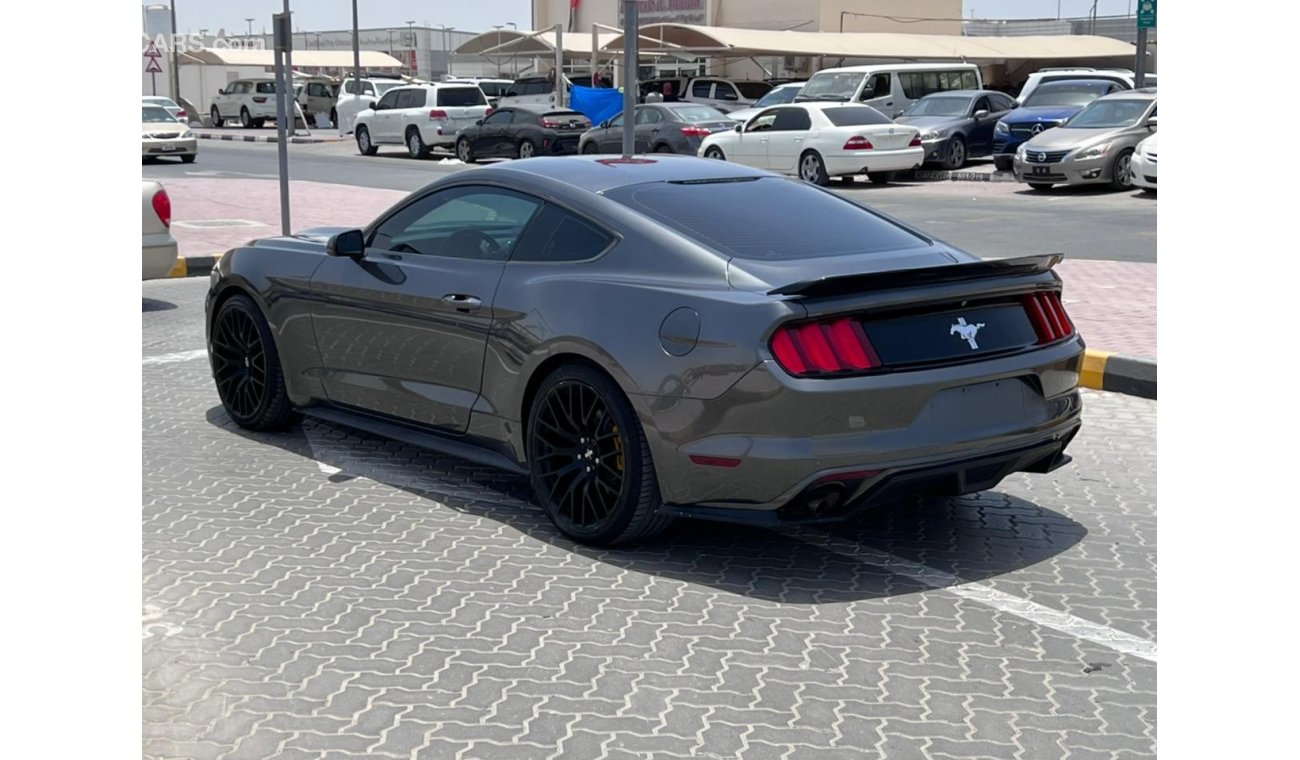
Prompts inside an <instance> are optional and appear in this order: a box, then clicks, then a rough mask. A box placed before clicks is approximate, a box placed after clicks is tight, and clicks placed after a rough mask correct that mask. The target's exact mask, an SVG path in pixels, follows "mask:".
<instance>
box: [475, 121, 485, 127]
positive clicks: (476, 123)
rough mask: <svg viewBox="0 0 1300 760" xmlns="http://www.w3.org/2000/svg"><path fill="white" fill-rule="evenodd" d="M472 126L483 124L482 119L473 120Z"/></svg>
mask: <svg viewBox="0 0 1300 760" xmlns="http://www.w3.org/2000/svg"><path fill="white" fill-rule="evenodd" d="M474 126H476V127H481V126H483V120H482V119H479V120H478V121H476V122H474Z"/></svg>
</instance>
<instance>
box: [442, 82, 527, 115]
mask: <svg viewBox="0 0 1300 760" xmlns="http://www.w3.org/2000/svg"><path fill="white" fill-rule="evenodd" d="M444 84H472V85H477V86H478V88H479V89H480V90H482V91H483V95H484V96H486V97H487V101H488V105H490V106H492V107H493V108H496V107H497V105H498V104H499V102H500V100H501V97H502V96H503V95H505V94H506V91H507V90H509V89H510V85H512V84H514V80H511V79H493V78H491V77H456V78H455V79H448V80H446V82H444Z"/></svg>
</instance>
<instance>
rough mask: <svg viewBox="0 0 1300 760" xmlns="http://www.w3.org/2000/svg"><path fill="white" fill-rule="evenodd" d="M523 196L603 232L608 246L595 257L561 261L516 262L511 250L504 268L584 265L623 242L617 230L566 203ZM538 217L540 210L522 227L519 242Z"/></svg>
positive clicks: (540, 197)
mask: <svg viewBox="0 0 1300 760" xmlns="http://www.w3.org/2000/svg"><path fill="white" fill-rule="evenodd" d="M515 192H523V191H522V190H516V191H515ZM524 194H525V195H527V196H529V197H531V198H536V199H538V200H540V201H542V203H543V205H547V206H554V207H556V208H558V209H559V210H561V211H564V212H566V213H568V214H571V215H573V216H576V217H577V218H579V219H581V220H582V221H583V222H586V223H587V224H590V225H591V226H592V227H595V228H596V229H598V230H600V231H601V232H604V233H605V234H606V235H608V236H609V244H608V245H606V246H605V247H604V248H602V249H601V250H600V253H597V254H596V255H595V256H591V257H588V258H585V259H565V260H563V261H518V260H516V259H515V252H514V249H513V248H512V249H511V251H510V256H509V257H508V258H507V259H506V266H510V265H511V264H521V265H522V264H528V265H545V266H556V265H565V264H585V263H588V262H592V261H596V260H597V259H602V258H604V257H605V254H607V253H609V252H610V251H611V250H613V249H614V247H615V246H617V245H618V244H619V243H621V242H623V235H622V233H620V232H618V231H617V230H615V229H613V228H611V227H610V226H609V225H607V224H605V223H603V222H601V221H598V220H596V219H592V218H591V217H590V216H588V215H587V214H584V213H582V212H581V211H578V210H577V209H575V208H573V207H572V206H570V205H569V204H567V203H563V202H561V201H558V200H556V199H555V198H553V197H551V196H547V195H538V194H537V193H524ZM539 216H541V209H538V211H537V213H536V214H533V218H532V219H529V220H528V224H526V225H524V229H523V231H522V232H520V233H519V240H523V239H524V237H525V236H526V235H527V234H528V232H529V230H531V229H532V227H533V225H534V224H536V223H537V217H539ZM518 242H519V241H515V243H516V246H517V245H518Z"/></svg>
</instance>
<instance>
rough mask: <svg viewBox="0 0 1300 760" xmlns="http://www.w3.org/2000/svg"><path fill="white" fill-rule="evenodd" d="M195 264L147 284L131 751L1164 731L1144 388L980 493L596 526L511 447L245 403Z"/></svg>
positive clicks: (514, 751)
mask: <svg viewBox="0 0 1300 760" xmlns="http://www.w3.org/2000/svg"><path fill="white" fill-rule="evenodd" d="M206 287H207V282H206V278H194V279H179V280H159V281H153V282H146V283H144V284H143V286H142V289H143V292H144V301H143V310H144V313H143V315H142V321H143V335H142V346H141V349H142V354H143V359H142V364H143V366H142V375H143V412H144V413H143V452H142V455H143V467H144V479H143V525H142V534H143V535H142V539H143V547H142V548H143V568H142V575H143V597H144V598H143V605H144V608H143V611H142V638H143V641H142V647H143V718H144V721H143V723H144V724H143V744H144V747H143V750H144V752H143V754H144V756H145V757H146V758H150V759H157V760H162V759H163V758H189V759H190V760H200V759H201V758H265V757H277V758H322V757H330V758H358V759H360V758H395V759H396V758H403V759H405V758H428V759H429V760H442V759H443V758H451V757H460V758H493V759H496V758H501V759H505V758H519V759H520V760H523V759H525V758H526V759H527V760H542V759H543V758H564V759H565V760H570V759H572V760H586V759H587V758H592V759H593V760H594V759H595V758H601V759H602V760H636V759H638V758H639V759H642V760H644V759H645V758H652V759H655V760H658V759H660V758H662V759H663V760H667V759H668V758H686V757H691V758H717V759H723V758H725V759H726V760H760V759H762V758H773V759H774V760H775V759H776V758H782V759H783V760H800V759H801V758H808V759H812V760H837V759H839V758H843V759H845V760H849V759H852V760H870V759H872V758H888V759H889V760H894V759H895V758H932V759H933V760H940V759H948V760H951V759H952V758H974V757H980V758H986V757H998V758H1013V757H1014V758H1019V759H1021V760H1054V759H1057V758H1069V760H1079V758H1111V760H1135V759H1137V758H1152V757H1155V730H1156V717H1155V710H1156V701H1155V700H1156V695H1155V688H1156V670H1157V669H1156V644H1155V639H1156V574H1155V569H1156V544H1155V541H1156V517H1155V429H1156V412H1155V410H1156V404H1155V402H1152V401H1145V400H1142V399H1136V398H1131V397H1127V396H1119V395H1115V394H1109V393H1094V392H1086V393H1085V424H1084V427H1083V430H1082V432H1081V433H1080V434H1079V436H1078V438H1076V439H1075V441H1074V443H1073V444H1072V446H1071V449H1070V453H1071V454H1072V455H1073V456H1074V457H1075V460H1074V463H1073V464H1072V465H1070V466H1069V467H1066V468H1063V469H1061V470H1058V471H1057V472H1055V473H1052V474H1051V475H1016V476H1012V477H1011V478H1009V479H1008V480H1007V481H1005V482H1004V483H1003V484H1002V485H1001V486H999V487H998V489H997V490H995V491H992V492H987V493H983V494H978V495H975V496H969V497H964V498H960V499H947V500H935V501H931V502H928V503H926V504H924V505H921V506H919V507H914V508H910V509H901V508H900V509H894V510H884V511H880V512H877V513H874V514H873V515H871V516H869V517H867V518H866V519H864V520H863V521H862V522H860V523H856V524H852V525H845V526H839V527H834V528H830V529H803V530H791V531H785V532H773V531H766V530H758V529H747V528H736V527H731V526H718V525H712V524H707V523H697V522H686V523H682V524H681V525H679V526H678V527H676V528H675V529H674V530H673V531H672V532H670V533H669V534H668V535H667V536H665V537H664V538H662V539H658V540H656V541H653V542H650V543H647V544H645V545H643V546H640V547H636V548H625V549H620V550H610V551H601V550H592V549H587V548H584V547H580V546H575V545H574V544H572V543H571V542H569V541H567V540H565V539H564V538H563V537H561V536H559V535H558V534H557V533H556V532H555V531H554V529H553V528H552V527H551V526H550V524H549V523H548V522H547V521H546V519H545V517H544V516H543V515H542V513H541V511H540V509H539V508H538V507H537V506H536V505H535V504H534V503H533V502H532V500H531V497H530V494H529V489H528V484H527V481H526V480H524V479H522V478H517V477H514V476H510V475H503V474H501V473H498V472H495V471H492V470H488V469H486V468H483V467H478V466H475V465H470V464H467V463H465V462H461V461H457V460H454V459H449V458H447V457H443V456H439V455H435V454H431V453H428V452H423V451H420V450H416V449H413V448H411V447H409V446H405V445H401V444H395V443H391V442H388V441H385V440H381V439H377V438H373V437H370V436H366V435H360V434H357V433H353V432H350V431H348V430H346V429H343V428H338V427H335V426H332V425H327V424H321V423H316V422H312V421H306V422H303V423H301V424H299V425H297V426H295V427H293V428H291V429H289V430H288V431H285V432H281V433H275V434H254V433H249V432H247V431H243V430H240V429H239V428H237V427H235V426H234V425H233V424H232V423H231V422H230V420H229V418H228V417H226V415H225V414H224V413H223V412H222V410H221V408H220V405H219V402H218V399H217V396H216V393H215V391H214V389H213V384H212V380H211V377H210V372H209V369H208V365H207V361H206V357H205V354H204V351H203V327H202V309H203V306H202V300H203V294H204V292H205V290H206Z"/></svg>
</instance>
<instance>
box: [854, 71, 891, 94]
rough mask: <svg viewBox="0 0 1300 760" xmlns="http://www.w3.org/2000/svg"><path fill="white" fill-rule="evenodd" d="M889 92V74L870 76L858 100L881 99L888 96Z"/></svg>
mask: <svg viewBox="0 0 1300 760" xmlns="http://www.w3.org/2000/svg"><path fill="white" fill-rule="evenodd" d="M891 92H892V91H891V90H890V83H889V74H884V73H882V74H872V75H871V77H870V78H869V79H868V80H867V84H866V85H865V86H864V87H863V88H862V97H861V98H859V100H871V99H872V98H883V97H886V96H888V95H889V94H890V93H891Z"/></svg>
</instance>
